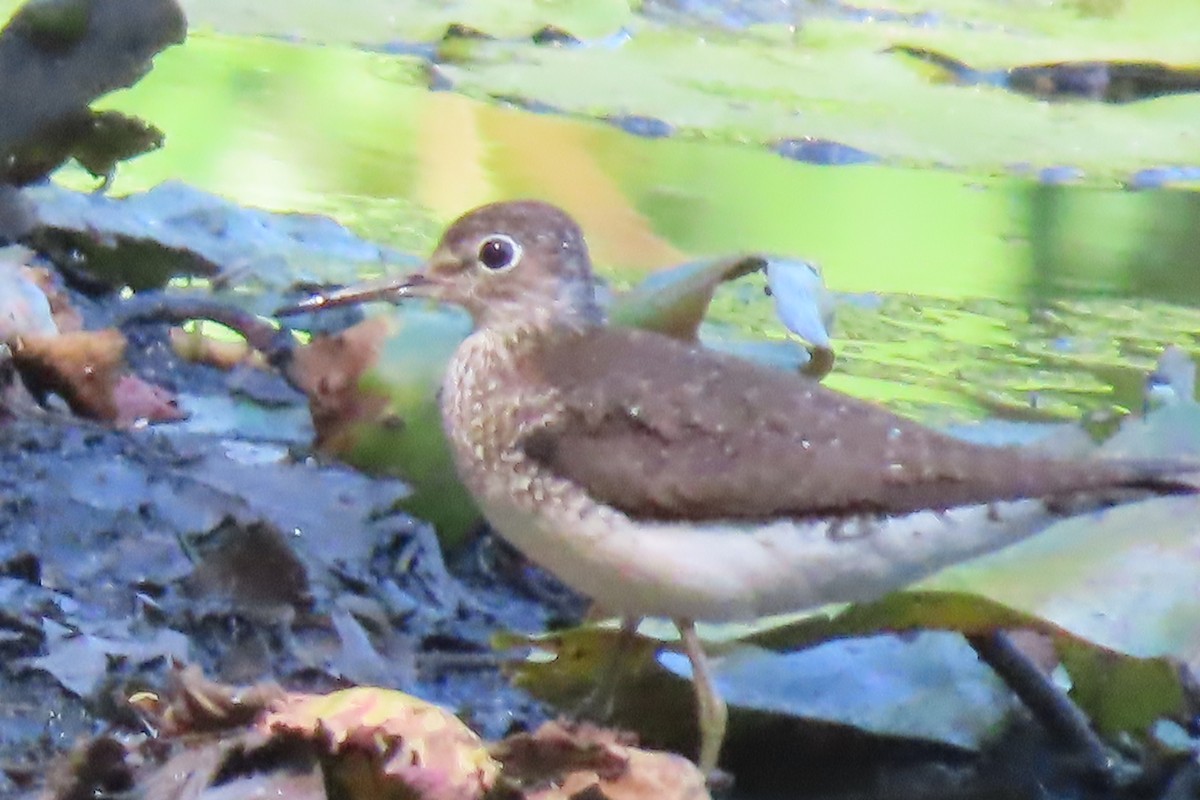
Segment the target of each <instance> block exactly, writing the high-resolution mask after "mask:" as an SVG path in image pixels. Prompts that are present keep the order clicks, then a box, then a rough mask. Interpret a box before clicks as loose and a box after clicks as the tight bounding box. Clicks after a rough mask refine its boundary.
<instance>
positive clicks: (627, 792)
mask: <svg viewBox="0 0 1200 800" xmlns="http://www.w3.org/2000/svg"><path fill="white" fill-rule="evenodd" d="M492 754H493V755H494V756H495V757H496V758H497V759H498V760H499V761H500V763H501V765H502V767H503V770H504V773H503V774H504V780H505V782H506V783H512V784H514V785H516V786H519V787H521V788H522V789H523V791H522V796H523V797H524V798H526V800H569V798H575V797H596V798H608V800H660V798H661V800H700V799H701V798H707V797H708V796H709V794H708V789H707V788H706V786H705V780H704V776H703V775H701V774H700V771H699V770H698V769H697V768H696V765H695V764H693V763H692V762H690V761H688V760H687V759H685V758H683V757H682V756H677V755H674V754H672V753H661V752H651V751H648V750H642V749H640V748H638V747H635V746H633V743H632V742H631V741H630V739H629V737H628V735H623V734H619V733H617V732H615V731H612V730H608V729H604V728H597V727H595V726H592V725H588V724H586V723H585V724H571V725H567V724H564V723H562V722H548V723H545V724H544V725H542V726H541V727H540V728H538V729H537V731H535V732H534V733H532V734H528V733H520V734H514V735H512V736H509V737H508V738H506V739H505V740H504V741H502V742H499V743H497V744H496V745H494V746H493V747H492Z"/></svg>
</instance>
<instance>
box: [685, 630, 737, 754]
mask: <svg viewBox="0 0 1200 800" xmlns="http://www.w3.org/2000/svg"><path fill="white" fill-rule="evenodd" d="M675 625H676V627H678V628H679V637H680V639H681V640H682V641H683V650H684V652H685V653H686V654H687V657H688V661H690V662H691V664H692V683H693V684H694V686H695V690H696V706H697V710H698V711H699V716H700V758H699V760H698V761H697V766H699V767H700V771H701V772H702V773H704V775H705V776H712V775H714V774H716V772H717V758H718V757H719V756H720V755H721V743H722V742H723V741H725V723H726V722H727V721H728V718H729V709H728V708H726V706H725V701H724V700H722V699H721V696H720V695H719V694H718V693H717V687H716V686H714V685H713V680H712V674H711V673H710V672H709V671H708V659H707V658H706V657H705V655H704V647H703V645H701V643H700V637H699V636H697V635H696V625H695V623H694V622H692V621H691V620H690V619H677V620H675Z"/></svg>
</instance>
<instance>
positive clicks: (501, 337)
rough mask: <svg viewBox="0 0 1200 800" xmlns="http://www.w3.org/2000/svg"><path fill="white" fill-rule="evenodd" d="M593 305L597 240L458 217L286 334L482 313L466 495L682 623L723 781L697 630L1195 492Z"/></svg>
mask: <svg viewBox="0 0 1200 800" xmlns="http://www.w3.org/2000/svg"><path fill="white" fill-rule="evenodd" d="M594 289H595V284H594V279H593V276H592V266H591V261H590V259H589V256H588V251H587V247H586V245H585V244H584V239H583V234H582V233H581V232H580V229H579V227H578V225H576V224H575V222H574V221H573V220H572V219H571V218H570V217H569V216H568V215H567V214H566V213H564V212H563V211H561V210H560V209H558V208H556V207H554V206H551V205H547V204H545V203H541V202H535V201H517V202H504V203H496V204H493V205H488V206H484V207H482V208H478V209H476V210H474V211H471V212H469V213H467V214H466V215H464V216H463V217H461V218H460V219H459V220H458V221H456V222H455V223H453V224H452V225H451V226H450V228H449V229H448V230H447V231H446V233H445V235H444V236H443V237H442V240H441V243H440V244H439V245H438V247H437V249H436V250H435V251H434V253H433V255H432V256H431V257H430V259H429V261H428V262H427V263H426V264H425V265H424V267H423V268H422V269H421V270H420V271H418V272H416V273H413V274H411V275H408V276H405V277H401V278H391V279H385V280H381V281H377V282H375V283H372V284H364V285H360V286H357V287H350V288H348V289H343V290H338V291H334V292H331V293H328V294H324V295H319V296H316V297H314V298H311V299H310V300H307V301H304V302H302V303H300V304H299V305H298V306H294V307H292V308H291V309H288V311H289V312H294V311H300V310H312V309H316V308H321V307H326V306H331V305H338V304H343V303H349V302H359V301H364V300H371V299H385V300H395V299H398V298H403V297H425V298H433V299H435V300H438V301H444V302H447V303H454V304H457V305H459V306H462V307H464V308H465V309H466V310H467V311H468V312H470V314H471V316H472V317H473V319H474V323H475V330H474V332H473V333H472V334H471V335H470V336H469V337H468V338H467V339H466V340H465V341H463V343H462V344H461V345H460V346H459V347H458V349H457V351H456V352H455V354H454V357H453V359H452V360H451V362H450V365H449V367H448V369H447V372H446V377H445V382H444V384H443V388H442V394H441V408H442V415H443V422H444V425H445V430H446V434H447V437H448V438H449V440H450V442H451V444H452V447H453V451H454V456H455V463H456V464H457V467H458V471H459V473H460V475H461V477H462V479H463V481H464V483H465V484H466V486H467V487H468V489H469V490H470V492H471V494H472V495H473V496H474V497H475V499H476V500H477V501H478V503H479V506H480V508H482V510H483V512H484V514H485V516H486V517H487V519H488V521H489V522H490V523H491V525H492V526H493V527H494V528H495V530H496V531H498V532H499V533H500V534H501V535H502V536H503V537H505V538H506V539H508V540H509V541H510V542H512V543H513V544H514V545H516V546H517V547H518V548H519V549H520V550H522V551H523V552H524V553H525V554H526V555H527V556H528V557H529V558H531V559H533V560H534V561H536V562H538V563H540V564H541V565H542V566H544V567H546V568H547V569H549V570H550V571H551V572H553V573H554V574H556V575H557V576H558V577H559V578H560V579H562V580H563V581H564V582H565V583H567V584H568V585H570V586H572V587H574V588H575V589H577V590H579V591H580V592H582V593H584V594H586V595H588V596H590V597H591V598H593V599H594V600H596V601H598V603H599V604H600V606H601V607H603V608H605V609H607V610H609V611H611V612H614V613H616V614H620V615H622V616H623V617H625V618H626V619H630V618H640V617H642V616H650V615H653V616H664V617H669V618H671V619H673V620H674V621H675V622H676V624H677V625H678V627H679V631H680V635H681V639H682V642H683V646H684V649H685V651H686V653H687V655H688V657H689V659H690V660H691V663H692V668H693V677H694V682H695V689H696V696H697V700H698V705H699V714H700V731H701V745H700V756H699V764H700V767H701V769H702V770H704V771H705V772H706V773H708V772H711V771H712V770H713V769H715V767H716V763H717V758H718V756H719V754H720V748H721V742H722V739H723V738H724V731H725V719H726V709H725V705H724V702H723V701H722V700H721V699H720V697H719V696H718V694H717V693H716V691H715V689H714V687H713V684H712V680H711V676H710V674H709V671H708V669H707V665H706V661H705V657H704V653H703V650H702V648H701V645H700V641H699V639H698V637H697V635H696V631H695V627H694V623H695V622H696V621H697V620H709V621H719V620H737V619H747V618H753V617H757V616H762V615H766V614H771V613H778V612H784V611H797V610H801V609H804V608H807V607H812V606H816V605H820V604H824V603H832V602H843V601H857V600H866V599H872V598H875V597H878V596H880V595H882V594H883V593H885V592H887V591H889V590H891V589H894V588H897V587H899V586H902V585H904V584H906V583H909V582H911V581H913V580H915V579H917V578H919V577H922V576H924V575H927V574H929V573H931V572H934V571H936V570H937V569H939V568H941V567H944V566H946V565H948V564H951V563H954V562H957V561H961V560H963V559H965V558H967V557H970V556H972V555H976V554H979V553H981V552H985V551H988V550H993V549H996V548H999V547H1002V546H1004V545H1007V544H1010V543H1012V542H1015V541H1018V540H1019V539H1021V538H1022V537H1024V536H1027V535H1029V534H1032V533H1035V532H1037V531H1038V530H1039V529H1041V528H1043V527H1045V526H1046V525H1047V524H1048V523H1049V522H1050V521H1051V520H1052V519H1054V518H1055V517H1056V516H1058V515H1061V514H1062V513H1063V511H1064V510H1065V509H1067V508H1072V509H1074V508H1084V507H1088V506H1089V505H1096V504H1099V503H1102V502H1111V501H1113V500H1114V499H1115V498H1114V497H1106V496H1104V495H1106V494H1108V495H1111V494H1113V493H1114V492H1115V491H1116V490H1124V489H1150V490H1157V491H1173V490H1177V489H1182V488H1184V487H1182V486H1180V485H1178V484H1176V483H1174V482H1173V481H1172V478H1171V473H1172V472H1176V471H1178V470H1176V469H1173V468H1172V467H1171V466H1170V465H1156V464H1150V463H1134V462H1122V461H1104V460H1098V459H1097V460H1091V461H1086V460H1062V459H1053V458H1049V457H1044V456H1039V455H1036V454H1034V453H1032V452H1024V451H1021V450H1018V449H1012V448H992V447H984V446H980V445H974V444H970V443H967V442H964V441H960V440H958V439H954V438H951V437H949V436H947V435H944V434H942V433H939V432H937V431H934V430H932V429H930V428H926V427H924V426H922V425H919V424H917V423H915V422H912V421H910V420H908V419H905V418H903V417H900V416H897V415H895V414H893V413H891V412H889V411H887V410H886V409H884V408H882V407H879V406H876V405H873V404H870V403H866V402H863V401H860V400H856V399H854V398H852V397H849V396H846V395H843V394H839V393H838V392H834V391H832V390H829V389H825V388H823V387H821V386H820V385H818V384H816V383H815V382H811V381H809V380H806V379H805V378H803V377H800V376H798V375H793V374H789V373H786V372H783V371H779V370H774V369H770V368H767V367H763V366H759V365H756V364H753V363H750V362H747V361H743V360H740V359H737V358H733V357H731V356H727V355H721V354H718V353H715V352H713V351H711V350H707V349H705V348H704V347H703V346H701V345H699V344H695V343H687V342H682V341H677V340H675V339H671V338H668V337H666V336H663V335H660V334H656V333H649V332H645V331H639V330H633V329H626V328H619V327H611V326H607V325H606V324H605V321H604V316H603V312H602V311H601V308H600V306H599V305H598V304H597V301H596V296H595V291H594ZM1116 493H1117V495H1119V497H1120V498H1124V497H1126V496H1128V495H1127V494H1126V493H1124V492H1116Z"/></svg>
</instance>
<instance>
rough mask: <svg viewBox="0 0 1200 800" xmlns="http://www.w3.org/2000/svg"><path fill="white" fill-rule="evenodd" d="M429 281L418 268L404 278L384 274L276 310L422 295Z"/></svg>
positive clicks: (307, 309)
mask: <svg viewBox="0 0 1200 800" xmlns="http://www.w3.org/2000/svg"><path fill="white" fill-rule="evenodd" d="M427 283H429V280H428V278H426V277H425V275H424V273H422V272H414V273H413V274H411V275H406V276H404V277H400V278H394V277H393V278H380V279H378V280H373V281H368V282H366V283H359V284H355V285H353V286H346V287H343V288H341V289H334V290H332V291H329V292H320V293H318V294H314V295H313V296H312V297H309V298H307V299H305V300H301V301H300V302H298V303H293V304H292V305H290V306H284V307H283V308H280V309H279V310H277V311H276V312H275V315H276V316H279V317H284V316H289V315H292V314H304V313H307V312H310V311H321V310H324V309H326V308H333V307H334V306H345V305H352V304H354V303H369V302H372V301H375V300H383V301H385V302H388V303H395V302H396V301H398V300H400V299H402V298H405V297H416V296H420V294H421V292H420V287H422V286H425V285H426V284H427Z"/></svg>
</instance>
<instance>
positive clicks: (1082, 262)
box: [106, 35, 1200, 418]
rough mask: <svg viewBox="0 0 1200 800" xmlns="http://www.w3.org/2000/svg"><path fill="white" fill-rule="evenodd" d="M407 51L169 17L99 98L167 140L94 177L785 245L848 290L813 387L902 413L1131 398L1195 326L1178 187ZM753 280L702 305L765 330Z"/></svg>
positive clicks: (668, 244)
mask: <svg viewBox="0 0 1200 800" xmlns="http://www.w3.org/2000/svg"><path fill="white" fill-rule="evenodd" d="M423 68H424V67H423V62H420V61H418V60H415V59H410V58H403V57H391V56H383V55H379V54H371V53H362V52H357V51H355V50H352V49H349V48H338V47H315V46H294V45H291V44H287V43H283V42H278V41H264V40H246V39H241V40H235V39H228V38H222V37H219V36H204V35H194V36H193V37H192V38H191V39H190V40H189V43H188V44H187V45H185V46H183V47H180V48H176V49H173V50H170V51H168V52H167V53H164V54H163V55H162V56H160V57H159V59H158V61H157V63H156V67H155V70H154V72H153V73H152V74H151V75H150V76H149V77H148V78H147V79H146V80H144V81H143V82H142V83H140V84H139V85H137V86H136V87H134V88H133V89H132V90H130V91H127V92H123V93H119V94H116V95H113V96H112V97H111V98H110V99H109V100H108V101H106V102H107V104H108V105H111V106H116V107H119V108H121V109H123V110H127V111H130V112H133V113H137V114H140V115H143V116H145V117H146V118H147V119H149V120H151V121H153V122H154V123H156V124H157V125H159V126H161V127H162V128H163V129H164V130H165V131H166V133H167V144H166V147H165V148H164V149H163V150H161V151H159V152H157V153H154V154H151V155H149V156H146V157H143V158H141V159H138V160H136V161H134V162H132V163H130V164H127V165H124V166H122V167H121V168H120V171H119V174H118V177H117V182H116V185H115V192H117V193H120V192H127V191H134V190H138V189H143V188H147V187H149V186H151V185H153V184H155V183H158V182H159V181H161V180H165V179H168V178H178V179H182V180H185V181H187V182H189V183H192V184H194V185H196V186H199V187H201V188H204V189H207V190H210V191H214V192H218V193H220V194H223V195H226V196H228V197H231V198H233V199H235V200H237V201H239V202H243V203H247V204H250V205H258V206H263V207H267V208H273V209H278V210H289V211H311V212H321V213H327V214H331V215H332V216H334V217H336V218H338V219H339V220H341V221H342V222H343V223H345V224H347V225H349V226H350V227H352V228H354V229H355V230H357V231H359V232H360V233H361V234H363V235H365V236H368V237H370V238H373V239H377V240H380V241H384V242H387V243H389V244H391V245H393V246H396V247H398V248H403V249H408V250H412V251H416V252H426V251H427V250H428V249H429V248H430V246H431V244H432V242H433V240H434V239H435V238H436V236H437V232H438V231H439V230H440V228H441V227H442V226H443V225H444V224H445V223H446V222H447V221H448V220H450V219H451V218H453V217H454V216H457V215H458V214H459V213H461V212H462V211H464V210H466V209H468V208H470V207H472V206H474V205H478V204H480V203H484V202H488V201H491V200H497V199H502V198H510V197H518V196H534V197H541V198H544V199H547V200H550V201H552V202H556V203H559V204H561V205H563V206H564V207H566V208H567V209H568V210H569V211H571V213H573V214H574V215H575V216H576V217H578V218H579V220H580V221H581V223H582V224H583V226H584V228H585V230H586V231H587V234H588V237H589V242H590V244H591V247H592V250H593V253H594V256H595V258H596V261H597V263H598V265H599V267H600V269H601V271H602V272H603V273H604V274H606V275H608V276H609V277H612V278H615V279H616V280H617V281H618V282H630V281H633V280H636V279H637V277H638V276H640V275H641V274H643V273H645V272H646V271H648V270H653V269H657V268H660V267H666V266H671V265H673V264H675V263H678V262H680V261H683V260H685V259H688V258H693V257H699V256H704V255H715V254H724V253H731V252H736V251H748V250H753V251H767V252H773V253H781V254H787V255H792V256H798V257H803V258H808V259H811V260H814V261H816V262H818V263H819V264H820V265H821V267H822V268H823V271H824V274H825V278H826V282H827V283H828V284H829V286H830V287H831V288H832V289H834V290H835V291H838V292H843V293H849V294H850V295H853V296H855V297H854V298H853V299H852V300H850V301H847V302H846V303H843V305H842V308H841V310H840V311H839V322H838V327H837V330H836V331H835V336H836V338H835V343H836V346H837V348H838V352H839V361H838V365H837V368H836V370H835V372H834V374H833V375H832V376H831V377H830V379H829V380H830V383H831V384H833V385H835V386H837V387H839V388H842V389H844V390H846V391H850V392H852V393H854V394H857V395H860V396H864V397H871V398H875V399H879V400H882V401H885V402H888V403H891V404H893V405H894V406H896V407H898V408H900V409H902V410H905V411H908V412H910V413H914V414H919V415H922V416H929V415H941V416H950V417H954V416H960V417H961V416H976V415H980V414H995V413H1000V414H1004V415H1009V416H1021V417H1030V418H1071V417H1078V416H1079V415H1080V414H1081V413H1084V412H1085V411H1087V410H1092V409H1096V408H1108V407H1118V408H1126V407H1135V406H1136V405H1137V403H1138V393H1139V392H1140V386H1141V383H1140V382H1141V379H1142V376H1143V375H1144V372H1145V370H1146V369H1147V368H1148V367H1149V365H1151V364H1152V362H1153V359H1154V357H1155V356H1156V354H1157V352H1158V351H1159V350H1160V349H1161V348H1162V347H1163V346H1165V345H1166V344H1170V343H1178V344H1182V345H1185V346H1189V345H1190V346H1192V347H1196V345H1197V342H1198V341H1200V313H1198V312H1197V311H1196V307H1197V306H1198V305H1200V277H1198V276H1200V264H1198V263H1197V261H1198V260H1200V259H1198V257H1197V256H1196V253H1200V242H1197V237H1198V236H1200V234H1198V233H1197V231H1200V200H1198V196H1197V195H1192V194H1187V193H1171V192H1153V193H1144V194H1132V193H1129V192H1120V191H1100V190H1096V189H1077V188H1061V187H1059V188H1052V187H1043V186H1039V185H1036V184H1033V183H1029V182H1026V181H1023V180H1018V179H1016V178H1013V177H969V176H964V175H961V174H956V173H951V172H948V171H939V170H934V169H915V168H901V167H878V166H858V167H819V166H811V165H804V164H798V163H794V162H790V161H787V160H785V159H783V158H781V157H779V156H776V155H774V154H773V153H771V152H769V151H766V150H764V149H762V148H761V147H757V146H754V147H750V146H738V145H730V144H723V143H713V142H706V141H702V140H681V139H662V140H647V139H641V138H637V137H634V136H630V135H628V134H626V133H624V132H623V131H621V130H619V129H617V128H616V127H613V126H610V125H606V124H603V123H599V122H592V121H583V120H578V119H572V118H567V117H563V116H554V115H535V114H531V113H528V112H525V111H521V110H517V109H514V108H511V107H507V106H503V105H500V104H497V103H488V102H482V101H480V100H476V99H470V98H466V97H463V96H460V95H456V94H451V93H430V92H428V91H426V90H425V89H424V88H423V85H424V81H425V78H424V75H423V71H422V70H423ZM185 97H186V98H187V101H186V102H181V98H185ZM347 277H348V278H350V277H353V276H350V275H348V276H347ZM760 288H761V287H758V288H755V287H751V289H750V290H749V291H747V290H746V289H745V288H744V287H743V288H736V287H730V288H729V289H728V290H723V291H722V292H720V293H718V296H717V298H716V300H715V302H714V306H713V318H714V319H716V320H718V321H723V322H726V323H731V324H734V325H736V326H737V327H738V328H739V329H740V330H742V331H743V332H745V333H746V334H747V335H755V336H779V335H782V331H781V330H780V329H779V326H778V323H777V322H776V321H775V320H774V317H773V312H772V309H771V304H770V302H769V301H768V300H767V299H766V298H765V297H763V296H762V294H761V290H760Z"/></svg>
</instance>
